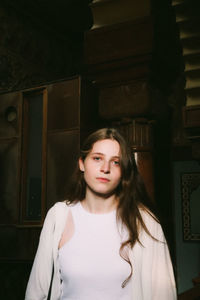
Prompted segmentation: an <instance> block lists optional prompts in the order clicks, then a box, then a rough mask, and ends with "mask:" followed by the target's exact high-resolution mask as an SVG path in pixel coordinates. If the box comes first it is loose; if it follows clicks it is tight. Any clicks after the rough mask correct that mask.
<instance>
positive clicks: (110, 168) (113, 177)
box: [79, 139, 121, 197]
mask: <svg viewBox="0 0 200 300" xmlns="http://www.w3.org/2000/svg"><path fill="white" fill-rule="evenodd" d="M79 167H80V170H81V171H83V172H84V178H85V181H86V184H87V189H90V191H92V192H93V193H95V194H99V195H102V196H104V197H105V196H108V195H111V194H113V193H114V192H115V190H116V188H117V186H118V184H119V183H120V180H121V167H120V146H119V143H118V142H117V141H116V140H111V139H105V140H100V141H97V142H96V143H94V145H93V147H92V150H91V151H90V152H89V154H88V155H87V156H86V158H85V160H84V161H83V160H82V159H80V160H79Z"/></svg>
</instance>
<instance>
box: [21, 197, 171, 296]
mask: <svg viewBox="0 0 200 300" xmlns="http://www.w3.org/2000/svg"><path fill="white" fill-rule="evenodd" d="M68 211H69V208H68V206H67V205H66V203H65V202H58V203H56V204H55V205H54V206H53V207H52V208H51V209H50V210H49V211H48V213H47V216H46V219H45V222H44V225H43V229H42V232H41V235H40V242H39V246H38V250H37V253H36V256H35V260H34V263H33V267H32V270H31V274H30V278H29V282H28V285H27V289H26V295H25V300H46V299H47V297H48V291H49V286H50V282H51V275H52V269H53V267H54V273H53V280H52V289H51V300H59V299H60V292H61V285H60V275H59V274H60V273H59V267H58V244H59V241H60V238H61V235H62V232H63V230H64V226H65V223H66V218H67V214H68ZM141 213H142V217H143V220H144V222H145V224H146V226H147V228H148V230H149V231H150V233H151V234H152V236H154V237H155V238H157V239H158V240H159V241H155V240H154V239H152V238H151V237H150V236H149V235H147V234H146V233H145V232H144V231H141V233H140V241H141V243H142V245H141V244H139V243H136V244H135V246H134V247H133V249H132V250H130V253H129V257H130V260H131V262H132V266H133V275H132V278H131V284H132V295H131V300H176V299H177V297H176V287H175V281H174V274H173V269H172V264H171V259H170V256H169V251H168V247H167V244H166V241H165V238H164V235H163V231H162V229H161V226H160V224H159V223H157V222H156V221H155V220H154V219H153V218H152V217H151V216H150V215H149V214H148V213H146V212H145V211H141ZM77 300H81V299H77ZM111 300H114V299H111Z"/></svg>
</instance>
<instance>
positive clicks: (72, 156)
mask: <svg viewBox="0 0 200 300" xmlns="http://www.w3.org/2000/svg"><path fill="white" fill-rule="evenodd" d="M79 141H80V136H79V131H78V130H73V131H66V132H59V133H58V132H57V133H56V134H51V135H50V134H49V135H48V150H47V151H48V152H47V208H49V207H51V206H52V205H53V204H54V203H55V202H56V201H59V200H64V198H65V189H66V185H67V183H68V182H69V179H70V177H71V175H72V172H73V170H74V168H75V165H76V161H77V158H78V155H79V147H80V145H79V143H80V142H79Z"/></svg>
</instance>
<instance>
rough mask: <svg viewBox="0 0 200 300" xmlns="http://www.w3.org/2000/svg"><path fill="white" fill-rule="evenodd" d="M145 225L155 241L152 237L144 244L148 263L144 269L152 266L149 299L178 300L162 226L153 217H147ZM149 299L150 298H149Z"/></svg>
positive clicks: (147, 237) (145, 257) (145, 258)
mask: <svg viewBox="0 0 200 300" xmlns="http://www.w3.org/2000/svg"><path fill="white" fill-rule="evenodd" d="M145 219H146V220H145V223H146V225H147V228H148V230H149V232H150V233H151V234H152V236H153V237H154V238H156V239H157V240H155V239H152V238H151V237H150V236H147V235H146V233H145V235H146V237H145V242H144V250H143V251H144V260H145V262H146V263H144V264H143V267H144V268H145V266H146V267H147V266H150V270H149V272H148V271H147V274H148V273H149V275H150V278H149V280H150V285H151V297H149V296H150V295H149V296H147V299H152V300H160V299H162V300H176V299H177V293H176V284H175V279H174V272H173V267H172V262H171V258H170V253H169V249H168V245H167V242H166V239H165V236H164V233H163V230H162V228H161V225H160V224H159V223H158V222H157V221H156V220H154V219H153V218H152V217H151V216H146V218H145ZM144 272H145V269H144ZM148 297H149V298H148Z"/></svg>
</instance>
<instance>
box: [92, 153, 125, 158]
mask: <svg viewBox="0 0 200 300" xmlns="http://www.w3.org/2000/svg"><path fill="white" fill-rule="evenodd" d="M91 154H92V155H102V156H105V154H104V153H101V152H92V153H91ZM112 158H118V159H120V157H119V156H117V155H114V156H112Z"/></svg>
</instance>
